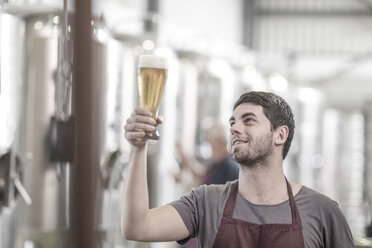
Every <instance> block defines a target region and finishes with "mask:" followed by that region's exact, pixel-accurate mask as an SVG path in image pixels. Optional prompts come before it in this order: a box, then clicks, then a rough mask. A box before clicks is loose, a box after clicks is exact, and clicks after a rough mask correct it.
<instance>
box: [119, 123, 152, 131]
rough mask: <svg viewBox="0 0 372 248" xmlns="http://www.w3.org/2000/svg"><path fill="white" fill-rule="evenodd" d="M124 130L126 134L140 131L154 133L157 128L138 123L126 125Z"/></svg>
mask: <svg viewBox="0 0 372 248" xmlns="http://www.w3.org/2000/svg"><path fill="white" fill-rule="evenodd" d="M124 130H125V131H126V132H139V131H141V132H142V131H145V132H152V131H155V126H153V125H148V124H144V123H138V122H136V123H129V124H126V125H125V126H124Z"/></svg>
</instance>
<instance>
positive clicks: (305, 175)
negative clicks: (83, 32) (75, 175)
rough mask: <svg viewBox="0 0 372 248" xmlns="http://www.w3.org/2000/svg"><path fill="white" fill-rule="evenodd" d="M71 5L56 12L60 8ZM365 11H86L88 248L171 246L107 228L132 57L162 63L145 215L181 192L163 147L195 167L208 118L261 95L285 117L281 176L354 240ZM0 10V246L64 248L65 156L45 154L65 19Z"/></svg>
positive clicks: (317, 7) (365, 160)
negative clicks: (345, 224)
mask: <svg viewBox="0 0 372 248" xmlns="http://www.w3.org/2000/svg"><path fill="white" fill-rule="evenodd" d="M73 3H74V2H73V1H64V4H67V9H68V10H69V11H73ZM369 4H370V3H369V1H342V0H332V1H326V2H325V1H311V0H301V1H299V0H294V1H293V0H282V1H277V0H265V1H253V0H246V1H238V0H234V1H227V0H219V1H209V0H208V1H179V0H176V1H169V0H163V1H160V0H158V1H151V2H150V1H144V0H143V1H138V0H137V1H135V0H110V1H107V0H106V1H94V4H93V13H94V18H93V20H92V23H91V24H92V31H93V37H94V46H93V47H94V59H95V61H94V64H93V65H94V82H93V85H94V87H95V95H94V98H95V104H94V109H95V114H94V120H93V121H94V123H95V128H96V130H97V133H96V137H95V139H94V140H95V143H96V145H95V146H94V149H95V157H94V159H93V161H94V166H95V167H97V168H98V171H99V173H98V174H99V179H98V181H97V185H96V187H97V188H96V190H95V195H96V197H95V200H96V202H95V213H96V214H95V215H96V218H97V219H96V228H97V230H99V235H97V237H96V238H97V243H99V245H100V247H175V243H156V244H141V243H136V242H129V241H127V240H125V239H124V238H122V237H121V234H120V223H119V222H118V220H119V219H120V190H121V186H122V184H123V180H124V178H125V172H126V165H127V162H128V159H129V154H130V146H129V144H128V143H127V142H126V141H125V140H124V138H123V125H124V122H125V120H126V118H128V117H129V116H130V114H131V112H132V110H133V109H134V107H136V106H138V93H137V85H136V73H137V68H136V66H137V60H138V56H139V55H140V54H143V53H157V54H160V55H163V56H166V57H167V58H168V59H169V65H170V67H169V78H168V81H167V85H166V88H165V91H164V95H163V99H162V103H161V106H160V111H159V112H160V114H161V115H162V116H163V117H164V124H163V125H161V127H160V130H159V131H160V134H161V139H160V141H159V142H158V143H157V144H152V145H150V149H149V157H148V160H149V177H148V178H149V190H150V194H151V197H150V204H151V206H156V205H159V204H164V203H167V202H170V201H172V200H174V199H177V198H178V197H179V196H180V195H181V194H182V193H185V191H184V189H183V187H182V186H181V185H179V184H177V183H176V182H175V180H174V178H173V176H172V175H173V174H174V173H176V172H178V171H179V170H180V165H179V164H178V162H177V159H176V158H177V156H176V152H175V144H176V143H177V142H180V143H182V145H183V147H184V148H185V150H186V151H187V152H189V153H190V154H194V155H195V156H196V157H198V158H199V159H201V160H203V161H208V159H209V157H210V149H209V148H208V146H207V145H206V143H205V141H203V139H202V138H201V137H202V135H203V130H204V128H205V127H206V126H207V125H208V124H209V123H210V122H211V121H213V120H218V121H221V122H222V123H226V125H227V122H228V118H229V116H230V115H231V110H232V105H233V103H234V101H235V99H236V98H237V97H238V96H239V95H240V94H241V93H242V92H244V91H247V90H269V91H273V92H275V93H277V94H279V95H282V96H283V97H284V98H285V99H287V100H288V102H289V103H290V105H291V106H292V108H293V110H294V113H295V118H296V134H295V137H294V141H293V145H292V148H291V151H290V153H289V154H288V157H287V159H286V160H285V165H284V169H285V173H286V175H287V176H288V178H290V179H291V180H295V181H297V182H299V183H301V184H304V185H306V186H309V187H312V188H315V189H316V190H318V191H320V192H323V193H325V194H327V195H329V196H330V197H332V198H333V199H335V200H336V201H337V202H338V203H339V205H340V207H341V209H342V210H343V212H344V213H345V215H346V217H347V219H348V221H349V224H350V227H351V229H352V232H353V234H354V236H355V237H356V238H359V237H362V236H365V228H366V226H367V225H369V224H370V223H371V221H372V220H371V216H372V203H371V202H372V196H371V194H372V188H371V185H370V183H369V182H370V181H371V172H370V171H371V165H370V143H371V140H370V135H369V133H370V130H369V129H370V124H371V123H370V115H371V113H370V112H371V104H370V99H371V97H372V85H371V84H370V81H371V79H372V71H371V70H370V67H371V63H372V61H371V56H370V55H371V54H370V50H371V44H372V42H371V39H372V33H371V32H370V31H369V27H370V25H371V22H372V18H371V14H370V8H368V6H366V5H369ZM247 6H248V7H253V8H254V10H255V11H253V12H252V11H248V10H247V8H248V7H247ZM1 7H2V8H1V10H2V12H0V23H1V30H0V32H1V35H0V37H1V51H0V59H1V93H0V164H1V169H0V170H1V171H0V172H1V174H0V191H1V192H2V195H3V196H4V197H3V198H1V200H0V202H1V205H0V206H1V213H0V247H59V246H60V247H63V246H64V245H65V246H66V244H69V242H70V239H71V237H70V236H69V234H68V229H69V227H70V221H69V214H70V212H69V211H70V210H69V195H70V193H69V192H71V191H70V190H73V189H70V188H69V180H70V174H69V171H70V169H71V166H74V164H73V162H72V161H70V160H69V159H68V158H69V151H68V150H63V152H62V154H60V153H58V151H59V152H61V150H58V149H56V148H58V144H60V143H59V142H62V141H63V142H69V140H68V139H67V138H65V139H63V137H61V133H59V135H58V131H57V130H59V131H60V132H63V131H64V132H65V134H69V133H70V132H69V130H71V128H70V127H69V120H70V118H71V116H72V115H73V114H72V112H71V106H72V105H73V102H72V99H71V87H72V86H73V85H74V83H76V82H74V81H73V78H72V76H71V73H72V64H73V49H72V44H71V42H72V40H73V38H74V37H73V34H74V27H73V25H71V23H72V19H71V18H70V15H66V12H63V7H64V6H63V3H62V2H57V1H53V0H49V1H21V0H19V1H5V2H3V3H2V5H1ZM248 9H249V8H248ZM64 17H67V19H64ZM248 26H249V27H250V28H251V29H250V32H247V30H246V29H247V27H248ZM249 35H250V36H249ZM226 132H227V131H226ZM70 134H71V133H70ZM67 136H68V135H67ZM46 141H49V143H48V142H46ZM58 141H59V142H58ZM64 145H66V143H64ZM52 148H55V149H54V150H53V149H52ZM53 151H55V153H53ZM51 154H54V157H53V156H52V157H53V158H51V156H50V155H51ZM70 155H71V154H70ZM4 168H5V169H4ZM3 182H4V183H3Z"/></svg>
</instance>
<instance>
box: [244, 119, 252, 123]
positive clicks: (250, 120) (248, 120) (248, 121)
mask: <svg viewBox="0 0 372 248" xmlns="http://www.w3.org/2000/svg"><path fill="white" fill-rule="evenodd" d="M252 121H253V119H251V118H247V119H245V120H244V122H245V123H250V122H252Z"/></svg>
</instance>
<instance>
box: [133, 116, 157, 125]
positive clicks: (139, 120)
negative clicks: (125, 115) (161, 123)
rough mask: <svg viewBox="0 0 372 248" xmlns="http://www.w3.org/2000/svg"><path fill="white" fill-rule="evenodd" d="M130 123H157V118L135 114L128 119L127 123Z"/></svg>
mask: <svg viewBox="0 0 372 248" xmlns="http://www.w3.org/2000/svg"><path fill="white" fill-rule="evenodd" d="M129 123H144V124H149V125H156V122H155V120H154V119H153V118H152V117H148V116H143V115H134V116H132V117H130V118H129V119H127V124H129Z"/></svg>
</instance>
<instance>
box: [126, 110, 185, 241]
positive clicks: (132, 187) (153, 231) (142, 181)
mask: <svg viewBox="0 0 372 248" xmlns="http://www.w3.org/2000/svg"><path fill="white" fill-rule="evenodd" d="M157 122H158V123H159V124H160V123H161V120H160V119H158V120H157ZM155 125H156V121H155V120H154V119H153V118H152V117H151V113H150V112H148V111H146V110H143V109H140V108H137V109H136V110H135V111H134V112H133V114H132V116H131V117H130V118H129V119H128V120H127V123H126V125H125V138H126V139H127V140H128V142H129V143H130V144H131V145H132V152H131V157H130V162H129V165H128V166H129V167H128V171H127V173H126V178H125V183H124V188H123V193H122V197H123V199H122V201H123V209H122V213H121V226H122V232H123V235H124V237H125V238H126V239H129V240H137V241H175V240H181V239H184V238H186V237H188V236H189V235H190V233H189V231H188V230H187V228H186V226H185V224H184V222H183V221H182V219H181V217H180V215H179V214H178V212H177V211H176V209H175V208H173V207H172V206H170V205H164V206H160V207H158V208H154V209H149V195H148V185H147V146H148V144H147V140H146V139H145V138H144V136H145V132H151V131H154V130H155Z"/></svg>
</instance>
